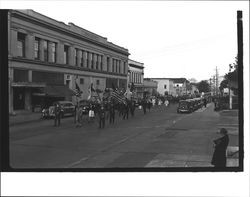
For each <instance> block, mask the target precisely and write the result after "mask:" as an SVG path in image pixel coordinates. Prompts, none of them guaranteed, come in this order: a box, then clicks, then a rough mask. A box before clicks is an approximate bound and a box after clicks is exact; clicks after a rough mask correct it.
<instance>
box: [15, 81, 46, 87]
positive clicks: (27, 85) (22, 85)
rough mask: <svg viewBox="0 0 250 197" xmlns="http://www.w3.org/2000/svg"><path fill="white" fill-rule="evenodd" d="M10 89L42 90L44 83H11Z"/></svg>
mask: <svg viewBox="0 0 250 197" xmlns="http://www.w3.org/2000/svg"><path fill="white" fill-rule="evenodd" d="M11 86H12V87H29V88H44V87H45V86H46V84H45V83H35V82H12V83H11Z"/></svg>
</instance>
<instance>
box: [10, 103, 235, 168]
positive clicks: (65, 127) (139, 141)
mask: <svg viewBox="0 0 250 197" xmlns="http://www.w3.org/2000/svg"><path fill="white" fill-rule="evenodd" d="M176 107H177V105H176V104H171V105H169V106H168V107H166V106H164V105H162V106H155V107H153V108H152V109H151V111H150V112H147V114H145V115H144V114H143V111H142V110H139V109H137V110H136V112H135V116H134V117H133V118H132V117H131V116H129V119H128V120H122V118H121V117H119V116H118V113H116V119H115V123H114V125H110V124H109V123H108V121H106V125H105V128H104V129H99V128H98V123H97V122H94V123H87V122H84V124H83V126H82V127H76V126H75V124H74V120H73V117H68V118H64V119H62V121H61V123H62V124H61V126H60V127H54V126H53V124H54V122H53V121H54V120H41V121H36V122H30V123H25V124H19V125H13V126H10V165H11V167H13V168H30V169H32V168H69V169H70V168H137V167H139V168H147V167H151V168H152V167H158V168H159V167H212V165H211V164H210V161H211V157H212V154H213V143H212V140H213V139H215V138H217V137H218V136H219V135H218V134H217V133H216V132H217V131H218V129H219V128H222V127H224V128H226V129H227V130H228V132H229V138H230V141H229V146H232V147H235V146H238V118H237V116H231V115H227V113H226V112H225V113H224V112H223V113H222V112H215V111H214V105H213V104H212V103H209V104H208V105H207V108H202V109H198V110H197V111H195V112H193V113H191V114H178V113H177V112H176Z"/></svg>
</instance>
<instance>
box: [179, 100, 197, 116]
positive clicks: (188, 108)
mask: <svg viewBox="0 0 250 197" xmlns="http://www.w3.org/2000/svg"><path fill="white" fill-rule="evenodd" d="M193 111H194V101H192V99H187V100H180V101H179V106H178V107H177V113H185V112H187V113H191V112H193Z"/></svg>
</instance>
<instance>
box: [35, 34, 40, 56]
mask: <svg viewBox="0 0 250 197" xmlns="http://www.w3.org/2000/svg"><path fill="white" fill-rule="evenodd" d="M39 49H40V39H39V38H37V37H35V43H34V51H35V59H36V60H38V59H39V55H40V50H39Z"/></svg>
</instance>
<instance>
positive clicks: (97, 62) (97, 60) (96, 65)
mask: <svg viewBox="0 0 250 197" xmlns="http://www.w3.org/2000/svg"><path fill="white" fill-rule="evenodd" d="M98 58H99V55H96V63H95V67H96V70H98V64H99V59H98Z"/></svg>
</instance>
